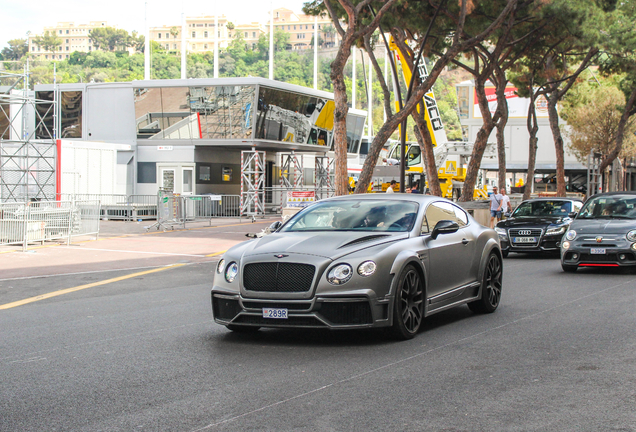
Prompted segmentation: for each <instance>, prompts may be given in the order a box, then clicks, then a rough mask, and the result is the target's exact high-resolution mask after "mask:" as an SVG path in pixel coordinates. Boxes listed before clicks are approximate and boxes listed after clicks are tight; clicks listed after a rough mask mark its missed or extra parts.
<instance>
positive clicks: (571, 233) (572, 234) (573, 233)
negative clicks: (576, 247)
mask: <svg viewBox="0 0 636 432" xmlns="http://www.w3.org/2000/svg"><path fill="white" fill-rule="evenodd" d="M565 238H566V239H568V240H574V239H575V238H576V231H574V230H570V231H568V232H567V233H565Z"/></svg>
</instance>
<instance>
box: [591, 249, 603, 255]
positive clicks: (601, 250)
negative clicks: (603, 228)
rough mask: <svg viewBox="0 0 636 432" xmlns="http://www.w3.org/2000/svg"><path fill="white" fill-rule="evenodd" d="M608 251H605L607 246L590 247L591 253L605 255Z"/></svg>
mask: <svg viewBox="0 0 636 432" xmlns="http://www.w3.org/2000/svg"><path fill="white" fill-rule="evenodd" d="M606 253H607V252H605V248H591V249H590V254H591V255H605V254H606Z"/></svg>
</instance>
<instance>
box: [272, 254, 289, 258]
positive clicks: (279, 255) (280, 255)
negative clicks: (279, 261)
mask: <svg viewBox="0 0 636 432" xmlns="http://www.w3.org/2000/svg"><path fill="white" fill-rule="evenodd" d="M274 256H275V257H276V258H285V257H287V256H289V255H285V254H278V255H274Z"/></svg>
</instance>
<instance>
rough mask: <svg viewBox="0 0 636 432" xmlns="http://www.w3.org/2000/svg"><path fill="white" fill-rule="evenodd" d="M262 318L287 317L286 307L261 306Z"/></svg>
mask: <svg viewBox="0 0 636 432" xmlns="http://www.w3.org/2000/svg"><path fill="white" fill-rule="evenodd" d="M263 318H276V319H287V309H279V308H263Z"/></svg>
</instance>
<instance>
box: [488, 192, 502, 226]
mask: <svg viewBox="0 0 636 432" xmlns="http://www.w3.org/2000/svg"><path fill="white" fill-rule="evenodd" d="M502 204H503V196H501V194H500V193H499V192H498V191H497V186H493V187H492V193H491V194H490V228H494V227H495V219H497V221H499V219H501V205H502Z"/></svg>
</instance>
